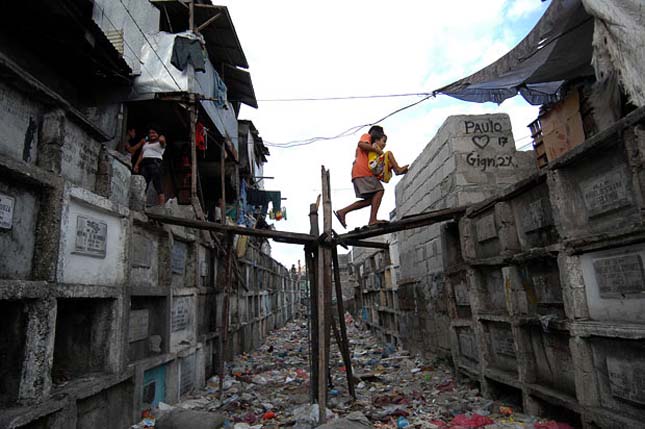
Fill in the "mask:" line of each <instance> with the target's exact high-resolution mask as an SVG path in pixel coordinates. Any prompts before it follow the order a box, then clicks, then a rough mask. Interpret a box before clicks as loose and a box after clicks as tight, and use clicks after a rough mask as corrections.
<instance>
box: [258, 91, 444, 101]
mask: <svg viewBox="0 0 645 429" xmlns="http://www.w3.org/2000/svg"><path fill="white" fill-rule="evenodd" d="M428 95H432V93H431V92H410V93H404V94H381V95H350V96H344V97H340V96H339V97H311V98H265V99H259V100H257V101H259V102H260V101H261V102H263V103H266V102H291V101H334V100H365V99H372V98H395V97H425V96H428Z"/></svg>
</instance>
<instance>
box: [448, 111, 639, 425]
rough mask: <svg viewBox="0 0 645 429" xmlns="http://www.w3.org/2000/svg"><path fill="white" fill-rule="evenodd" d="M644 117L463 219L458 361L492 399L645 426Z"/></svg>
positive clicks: (454, 275) (452, 273) (585, 419)
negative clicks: (644, 423)
mask: <svg viewBox="0 0 645 429" xmlns="http://www.w3.org/2000/svg"><path fill="white" fill-rule="evenodd" d="M644 122H645V111H643V109H640V110H637V111H635V112H633V113H632V114H631V115H630V116H629V118H628V120H626V121H624V124H625V125H622V126H620V125H621V124H619V125H617V126H616V130H615V131H613V130H609V131H606V132H603V133H600V134H598V135H596V136H593V137H591V138H589V139H588V140H587V141H586V142H585V143H583V144H582V145H580V146H579V147H577V148H576V149H575V150H574V151H572V152H571V153H569V154H567V155H565V156H563V157H562V158H560V159H559V160H558V161H557V162H555V163H553V164H552V165H550V166H549V167H548V169H547V170H546V171H542V172H540V173H538V174H534V175H531V176H529V177H527V178H526V179H524V180H522V181H520V182H518V183H517V184H515V185H514V186H512V187H509V188H507V189H506V190H505V191H504V192H502V193H499V194H498V195H497V196H495V197H493V198H489V199H487V200H485V201H483V202H481V203H479V204H476V205H473V206H472V207H471V208H470V209H469V210H468V211H467V212H466V216H465V217H463V218H462V219H461V220H460V222H459V240H454V239H453V244H454V245H455V246H459V248H460V250H461V253H462V256H463V263H462V264H457V265H454V266H452V268H451V269H450V270H449V271H448V276H447V278H448V282H447V283H448V284H447V289H448V291H449V294H448V295H449V296H448V298H449V307H450V309H451V311H450V315H451V333H450V336H451V345H452V357H453V361H454V363H455V369H456V371H457V373H458V374H459V375H460V376H464V377H468V378H471V379H473V380H475V381H477V382H478V383H480V385H481V388H482V391H483V392H484V393H485V394H486V395H488V396H490V397H493V398H495V397H500V396H502V397H504V396H506V397H515V398H517V403H516V405H517V406H518V407H521V408H523V409H524V411H526V412H529V413H536V414H540V415H544V416H547V417H551V418H554V419H558V420H560V421H568V422H569V423H570V424H572V425H573V426H574V427H584V428H594V429H595V428H613V427H618V426H620V427H627V428H639V427H642V421H643V418H645V397H644V396H643V391H645V390H644V388H645V385H643V383H642V380H641V377H640V375H639V374H641V371H643V350H644V348H645V319H644V318H643V316H642V315H643V312H644V311H643V310H645V307H644V302H643V292H644V291H645V289H644V288H645V269H644V268H643V267H644V264H643V258H644V257H645V253H644V252H645V227H644V225H643V212H644V211H643V208H644V207H645V206H644V204H643V188H642V187H641V184H642V182H641V178H642V177H643V165H645V164H643V162H642V159H641V158H642V154H641V152H640V150H641V148H643V144H644V143H645V141H644V140H643V135H644V133H643V131H642V130H643V123H644ZM462 272H465V275H462V274H461V273H462ZM464 291H466V292H464ZM465 295H467V297H466V296H465Z"/></svg>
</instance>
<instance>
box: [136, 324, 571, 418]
mask: <svg viewBox="0 0 645 429" xmlns="http://www.w3.org/2000/svg"><path fill="white" fill-rule="evenodd" d="M346 320H347V322H348V336H349V338H350V348H351V352H352V364H353V369H354V374H355V380H356V394H357V400H356V401H353V400H352V398H351V397H350V395H349V393H348V391H347V378H346V374H345V367H344V365H343V362H342V359H341V356H340V353H338V350H337V348H336V347H335V345H333V346H332V355H331V356H332V357H331V362H332V364H331V374H332V379H333V386H331V389H330V393H329V400H328V406H329V410H328V413H327V416H328V417H327V419H328V420H327V425H325V426H324V427H325V428H338V429H340V428H345V429H361V428H370V427H372V428H378V429H385V428H423V429H426V428H427V429H436V428H442V429H476V428H484V427H485V428H487V429H516V428H517V429H522V428H524V429H571V427H570V426H569V425H568V424H566V423H559V422H555V421H548V420H544V419H539V418H537V417H534V416H527V415H524V414H521V413H519V412H517V410H515V409H514V407H513V406H512V405H510V404H511V403H512V402H513V399H514V398H509V401H504V400H502V401H492V400H489V399H486V398H483V397H482V396H480V393H479V390H478V389H477V388H476V387H475V386H474V385H469V384H467V383H460V382H458V381H457V380H456V379H455V377H454V374H453V371H452V368H451V367H450V366H449V365H448V363H446V362H442V361H441V360H438V359H427V358H425V359H424V358H419V357H414V356H410V355H409V354H408V353H407V352H404V351H401V350H397V349H395V348H394V347H393V346H392V345H381V344H378V342H377V341H376V339H375V338H374V337H373V336H372V335H371V334H370V333H369V331H366V330H363V329H361V328H360V327H359V326H357V324H356V323H354V321H353V320H352V318H351V316H349V314H347V315H346ZM308 352H309V346H308V340H307V322H306V321H304V320H297V321H293V322H290V323H289V324H287V325H286V326H285V327H284V328H282V329H280V330H277V331H275V332H273V333H272V334H271V335H270V336H269V337H268V338H267V340H266V342H265V343H264V344H263V345H262V346H261V347H260V348H259V349H258V350H257V351H255V352H254V353H252V354H244V355H241V356H237V357H236V358H235V361H234V362H232V363H230V364H229V365H227V374H226V376H225V380H224V397H223V401H220V399H219V395H218V386H219V380H218V378H217V376H215V377H212V378H211V379H210V380H209V381H208V385H207V386H206V388H204V389H203V390H201V391H196V392H195V393H194V394H193V396H192V397H191V398H189V399H186V400H185V401H183V402H181V403H179V404H177V405H176V406H175V407H172V408H171V409H170V410H167V411H165V412H166V413H169V412H171V411H172V409H177V408H179V409H184V410H186V409H187V410H194V411H200V412H203V411H207V412H212V413H217V414H219V415H220V416H221V417H223V418H224V423H223V426H222V427H224V428H230V429H274V428H294V429H310V428H313V427H316V426H317V425H318V421H317V419H318V408H317V405H314V406H311V405H310V404H309V362H308ZM164 405H165V404H164ZM164 408H170V407H167V406H164ZM341 419H342V420H341ZM159 420H160V419H158V421H159ZM152 421H154V420H152ZM152 424H154V423H152ZM139 427H143V426H139Z"/></svg>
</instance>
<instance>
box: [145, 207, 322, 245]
mask: <svg viewBox="0 0 645 429" xmlns="http://www.w3.org/2000/svg"><path fill="white" fill-rule="evenodd" d="M146 215H147V216H148V217H149V218H150V219H153V220H156V221H159V222H161V223H167V224H171V225H181V226H186V227H188V228H194V229H203V230H207V231H215V232H223V233H230V234H236V235H248V236H250V237H263V238H271V239H274V240H275V239H279V240H281V241H284V242H286V243H292V244H311V243H314V242H315V241H316V239H314V238H313V237H312V236H311V235H310V234H302V233H299V232H287V231H274V230H270V229H254V228H245V227H242V226H237V225H222V224H220V223H215V222H206V221H201V220H195V219H188V218H183V217H175V216H167V215H163V214H159V213H157V212H155V211H146Z"/></svg>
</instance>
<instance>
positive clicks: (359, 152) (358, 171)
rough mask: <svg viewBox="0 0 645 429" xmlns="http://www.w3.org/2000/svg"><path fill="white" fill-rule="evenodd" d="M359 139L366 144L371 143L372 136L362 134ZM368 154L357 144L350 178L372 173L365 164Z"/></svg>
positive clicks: (366, 175)
mask: <svg viewBox="0 0 645 429" xmlns="http://www.w3.org/2000/svg"><path fill="white" fill-rule="evenodd" d="M360 141H361V142H365V143H367V144H372V138H371V137H370V135H369V134H363V135H362V136H361V139H360ZM368 154H369V152H368V151H366V150H363V149H361V148H360V147H358V146H357V147H356V159H355V160H354V165H353V166H352V180H353V179H356V178H357V177H369V176H373V175H374V174H373V173H372V171H371V170H370V167H369V165H368V164H367V155H368Z"/></svg>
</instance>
